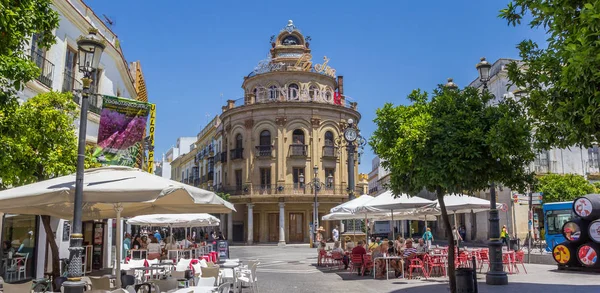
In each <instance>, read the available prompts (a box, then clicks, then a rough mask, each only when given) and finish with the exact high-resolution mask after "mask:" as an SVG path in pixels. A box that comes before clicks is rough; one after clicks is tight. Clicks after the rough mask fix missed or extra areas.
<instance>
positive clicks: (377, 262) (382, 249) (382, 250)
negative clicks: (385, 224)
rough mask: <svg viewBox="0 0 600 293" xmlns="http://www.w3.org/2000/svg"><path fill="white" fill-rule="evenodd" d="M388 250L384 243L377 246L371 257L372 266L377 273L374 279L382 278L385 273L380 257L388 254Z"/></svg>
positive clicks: (383, 260)
mask: <svg viewBox="0 0 600 293" xmlns="http://www.w3.org/2000/svg"><path fill="white" fill-rule="evenodd" d="M388 249H389V245H388V244H387V243H386V242H384V243H382V244H381V245H379V246H378V247H377V249H375V251H373V254H372V255H371V256H372V257H373V266H374V267H375V271H376V272H377V275H376V276H375V278H383V277H385V274H386V273H387V268H386V265H385V259H383V258H380V257H383V256H384V254H386V253H387V252H388Z"/></svg>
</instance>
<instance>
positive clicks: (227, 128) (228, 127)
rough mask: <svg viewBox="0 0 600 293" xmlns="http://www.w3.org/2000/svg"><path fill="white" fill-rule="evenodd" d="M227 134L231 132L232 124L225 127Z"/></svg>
mask: <svg viewBox="0 0 600 293" xmlns="http://www.w3.org/2000/svg"><path fill="white" fill-rule="evenodd" d="M225 132H227V133H229V132H231V124H227V125H226V126H225Z"/></svg>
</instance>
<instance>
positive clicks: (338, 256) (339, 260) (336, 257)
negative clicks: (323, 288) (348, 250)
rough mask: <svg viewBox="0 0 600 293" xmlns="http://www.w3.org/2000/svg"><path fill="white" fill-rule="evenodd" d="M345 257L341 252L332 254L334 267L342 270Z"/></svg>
mask: <svg viewBox="0 0 600 293" xmlns="http://www.w3.org/2000/svg"><path fill="white" fill-rule="evenodd" d="M343 260H344V255H343V254H342V253H341V252H332V253H331V261H332V264H333V265H336V264H337V266H338V270H341V269H342V268H343V267H344V261H343Z"/></svg>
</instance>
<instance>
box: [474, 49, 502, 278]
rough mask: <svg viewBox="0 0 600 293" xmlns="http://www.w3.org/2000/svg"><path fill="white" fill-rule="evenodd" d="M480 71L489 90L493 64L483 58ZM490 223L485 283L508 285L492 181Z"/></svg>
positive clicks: (485, 87)
mask: <svg viewBox="0 0 600 293" xmlns="http://www.w3.org/2000/svg"><path fill="white" fill-rule="evenodd" d="M475 68H477V71H479V81H481V83H482V84H483V91H484V92H486V91H487V90H488V87H487V83H488V81H490V69H491V68H492V65H491V64H490V63H489V62H487V61H486V60H485V58H481V62H479V63H477V65H476V66H475ZM490 196H491V198H490V218H489V221H490V224H489V231H488V237H489V242H488V246H489V248H490V271H489V272H488V273H487V275H486V277H485V283H486V284H488V285H507V284H508V276H507V275H506V272H504V268H503V266H502V242H500V219H499V218H498V210H497V209H496V184H495V183H494V182H491V183H490Z"/></svg>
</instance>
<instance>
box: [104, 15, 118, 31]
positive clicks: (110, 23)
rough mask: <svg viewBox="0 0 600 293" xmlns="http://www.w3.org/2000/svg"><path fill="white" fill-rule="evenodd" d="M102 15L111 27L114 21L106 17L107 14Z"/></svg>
mask: <svg viewBox="0 0 600 293" xmlns="http://www.w3.org/2000/svg"><path fill="white" fill-rule="evenodd" d="M102 16H103V17H104V22H105V23H106V24H107V25H108V26H109V27H110V28H111V29H112V27H113V25H115V22H114V21H113V20H112V19H110V18H108V16H106V14H102Z"/></svg>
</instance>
